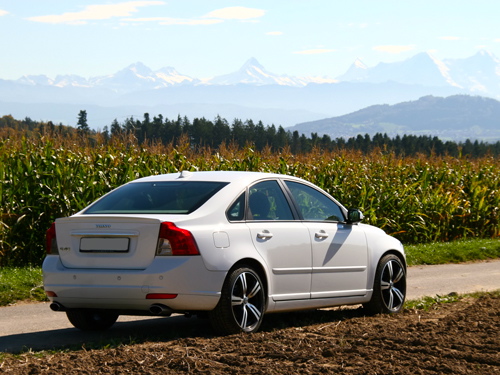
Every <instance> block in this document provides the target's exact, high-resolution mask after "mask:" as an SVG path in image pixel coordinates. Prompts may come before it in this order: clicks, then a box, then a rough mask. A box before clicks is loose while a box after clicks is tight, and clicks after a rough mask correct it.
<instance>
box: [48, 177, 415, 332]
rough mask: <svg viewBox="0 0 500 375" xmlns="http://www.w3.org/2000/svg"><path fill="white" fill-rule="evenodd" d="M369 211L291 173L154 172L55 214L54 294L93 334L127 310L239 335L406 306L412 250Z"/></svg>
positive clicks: (55, 305) (54, 302)
mask: <svg viewBox="0 0 500 375" xmlns="http://www.w3.org/2000/svg"><path fill="white" fill-rule="evenodd" d="M362 218H363V215H362V214H361V212H360V211H359V210H356V209H351V210H347V209H346V208H344V207H343V206H342V205H341V204H340V203H339V202H337V201H336V200H335V199H334V198H332V197H331V196H330V195H328V194H327V193H326V192H324V191H323V190H321V189H320V188H318V187H317V186H315V185H313V184H311V183H309V182H307V181H304V180H302V179H299V178H296V177H292V176H286V175H279V174H271V173H257V172H227V171H220V172H187V171H184V172H181V173H173V174H166V175H158V176H151V177H145V178H141V179H138V180H135V181H132V182H129V183H127V184H125V185H123V186H121V187H119V188H117V189H115V190H113V191H111V192H110V193H108V194H106V195H105V196H103V197H102V198H100V199H99V200H97V201H96V202H94V203H93V204H91V205H90V206H88V207H87V208H85V209H84V210H82V211H81V212H78V213H77V214H75V215H73V216H70V217H66V218H60V219H57V220H56V221H55V223H54V224H53V225H52V226H51V228H50V229H49V230H48V231H47V237H46V243H47V256H46V258H45V260H44V263H43V275H44V287H45V292H46V294H47V296H48V297H49V299H50V300H51V304H50V307H51V309H52V310H54V311H65V312H66V314H67V316H68V319H69V320H70V322H71V323H72V324H73V325H74V326H75V327H77V328H79V329H82V330H103V329H107V328H109V327H111V326H112V325H113V324H114V323H115V321H116V319H117V318H118V316H119V315H121V314H122V315H166V316H168V315H171V314H172V313H186V314H201V313H208V315H209V317H210V320H211V323H212V325H213V327H214V328H215V329H216V330H217V331H218V332H220V333H237V332H241V331H243V332H255V331H257V330H258V329H259V326H260V325H261V323H262V319H263V317H264V314H266V313H273V312H283V311H292V310H301V309H316V308H324V307H331V306H339V305H349V304H363V305H365V307H366V308H367V310H368V311H370V312H372V313H396V312H399V311H400V310H401V309H402V306H403V303H404V300H405V294H406V259H405V254H404V250H403V246H402V244H401V243H400V242H399V241H398V240H396V239H395V238H393V237H391V236H388V235H387V234H385V233H384V232H383V231H382V230H380V229H378V228H375V227H373V226H370V225H366V224H361V223H360V221H361V220H362Z"/></svg>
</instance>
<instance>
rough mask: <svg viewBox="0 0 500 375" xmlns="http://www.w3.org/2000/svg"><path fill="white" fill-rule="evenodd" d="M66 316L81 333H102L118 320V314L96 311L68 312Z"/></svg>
mask: <svg viewBox="0 0 500 375" xmlns="http://www.w3.org/2000/svg"><path fill="white" fill-rule="evenodd" d="M66 316H67V317H68V319H69V321H70V322H71V324H73V325H74V326H75V327H76V328H78V329H81V330H82V331H104V330H106V329H108V328H109V327H111V326H112V325H113V324H115V322H116V320H117V319H118V314H115V313H111V312H108V311H97V310H69V311H66Z"/></svg>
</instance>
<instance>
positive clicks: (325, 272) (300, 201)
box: [285, 181, 368, 298]
mask: <svg viewBox="0 0 500 375" xmlns="http://www.w3.org/2000/svg"><path fill="white" fill-rule="evenodd" d="M285 184H286V186H287V187H288V188H289V190H290V192H291V194H292V196H293V198H294V200H295V202H296V205H297V209H298V210H299V211H300V214H301V215H302V219H303V223H304V225H305V226H306V227H307V228H308V230H309V236H310V239H311V244H312V278H311V298H330V297H341V296H351V295H352V296H354V295H364V294H366V286H367V275H368V270H367V265H368V248H367V244H366V239H365V234H364V232H363V230H362V228H361V227H360V226H358V225H351V224H346V223H345V222H344V221H345V219H344V214H343V212H342V209H341V208H340V206H339V205H338V204H337V203H336V202H335V201H333V200H332V199H331V198H330V197H328V196H327V195H326V194H324V193H323V192H321V191H319V190H317V189H315V188H313V187H311V186H308V185H305V184H302V183H299V182H295V181H286V182H285Z"/></svg>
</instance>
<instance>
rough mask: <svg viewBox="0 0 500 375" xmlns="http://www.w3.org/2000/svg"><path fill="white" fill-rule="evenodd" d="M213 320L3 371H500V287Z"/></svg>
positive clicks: (10, 364)
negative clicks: (445, 298) (404, 304)
mask: <svg viewBox="0 0 500 375" xmlns="http://www.w3.org/2000/svg"><path fill="white" fill-rule="evenodd" d="M208 326H209V324H208V322H207V324H206V325H204V324H202V325H199V324H198V325H197V330H196V331H191V332H186V331H183V332H177V333H175V335H174V336H165V337H163V338H162V337H157V338H153V339H148V338H146V339H144V340H142V341H141V342H139V343H130V344H127V345H114V346H115V347H111V348H107V349H91V348H88V347H87V348H85V347H83V348H77V349H76V350H65V351H62V352H61V351H58V352H54V353H53V352H50V353H49V352H45V353H43V355H40V353H24V354H21V355H16V356H14V355H6V356H4V358H3V361H2V363H1V364H0V373H7V374H66V375H70V374H212V375H218V374H323V373H331V374H384V375H387V374H500V333H499V332H500V298H499V297H498V294H496V295H486V296H484V297H481V298H478V299H475V298H463V299H461V300H460V301H458V302H454V303H445V304H438V305H434V306H433V307H431V308H430V309H429V310H428V311H424V310H415V309H407V310H405V311H404V312H403V313H401V314H399V315H391V316H388V315H377V316H370V317H368V316H364V315H363V310H362V309H340V310H339V309H337V310H318V311H309V312H302V313H293V314H292V313H291V314H276V315H268V316H266V319H264V325H263V327H262V329H261V331H260V332H258V333H255V334H251V335H247V334H238V335H232V336H225V337H221V336H214V335H213V333H212V331H211V329H210V328H209V327H208ZM200 327H201V328H200ZM160 336H161V335H160Z"/></svg>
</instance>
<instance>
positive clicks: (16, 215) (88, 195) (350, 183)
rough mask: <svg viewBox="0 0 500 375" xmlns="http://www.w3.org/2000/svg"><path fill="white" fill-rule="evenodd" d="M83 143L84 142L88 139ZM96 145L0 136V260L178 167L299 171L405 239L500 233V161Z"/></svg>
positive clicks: (26, 252)
mask: <svg viewBox="0 0 500 375" xmlns="http://www.w3.org/2000/svg"><path fill="white" fill-rule="evenodd" d="M82 142H83V143H82ZM99 144H100V143H99V141H98V140H97V142H95V141H94V142H93V143H92V144H90V143H89V142H88V141H82V140H79V139H76V137H75V139H72V140H68V139H60V138H57V137H41V138H40V137H38V138H36V139H27V138H20V137H11V138H10V139H9V138H5V137H4V139H1V138H0V181H1V183H0V199H1V201H0V265H3V266H5V265H13V266H23V265H35V266H36V265H40V264H41V262H42V260H43V258H44V255H45V244H44V241H45V231H46V230H47V229H48V228H49V226H50V224H51V223H52V221H53V220H54V219H56V218H57V217H63V216H68V215H71V214H73V213H75V212H78V211H79V210H81V209H82V208H84V207H85V206H86V205H88V204H89V203H90V202H92V201H93V200H95V199H97V198H98V197H100V196H102V195H103V194H104V193H106V192H108V191H109V190H111V189H113V188H115V187H117V186H119V185H122V184H124V183H126V182H128V181H130V180H133V179H136V178H139V177H143V176H148V175H152V174H161V173H171V172H177V171H181V170H191V171H195V170H248V171H261V172H276V173H283V174H289V175H295V176H298V177H301V178H304V179H306V180H309V181H311V182H313V183H315V184H317V185H318V186H320V187H322V188H323V189H325V190H326V191H328V192H329V193H330V194H331V195H333V196H334V197H336V198H337V199H338V200H339V201H341V202H342V203H343V204H344V205H345V206H346V207H358V208H360V209H361V210H362V211H363V212H364V214H365V220H364V222H365V223H368V224H372V225H375V226H378V227H380V228H382V229H383V230H385V231H386V232H387V233H388V234H391V235H393V236H395V237H397V238H398V239H400V240H401V241H402V242H403V243H406V244H412V243H425V242H432V241H450V240H455V239H461V238H467V237H482V238H495V237H498V236H499V233H500V224H499V220H500V212H499V211H500V208H499V207H500V161H499V160H498V158H493V157H483V158H480V159H466V158H458V159H457V158H451V157H450V158H447V157H436V158H429V157H423V156H422V157H418V158H417V157H408V158H404V157H396V156H395V155H394V154H390V153H389V154H384V153H381V152H372V153H371V154H369V155H364V154H362V153H356V152H353V151H349V152H348V151H345V152H340V153H338V152H337V153H327V152H323V151H321V150H313V151H312V152H310V153H308V154H305V155H292V154H291V153H290V152H289V150H286V149H285V150H282V151H281V152H280V153H272V152H271V151H270V150H264V151H262V152H255V151H254V150H253V149H252V148H251V147H250V146H248V147H245V148H239V147H236V146H231V145H225V144H223V145H221V146H220V147H219V148H218V149H210V148H202V149H193V148H192V147H191V146H190V145H189V142H188V141H187V139H185V140H183V142H179V146H175V145H167V146H165V145H160V144H147V145H138V144H137V142H135V141H134V140H133V139H125V138H124V139H120V140H113V141H112V142H111V143H108V144H106V145H103V146H98V145H99Z"/></svg>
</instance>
